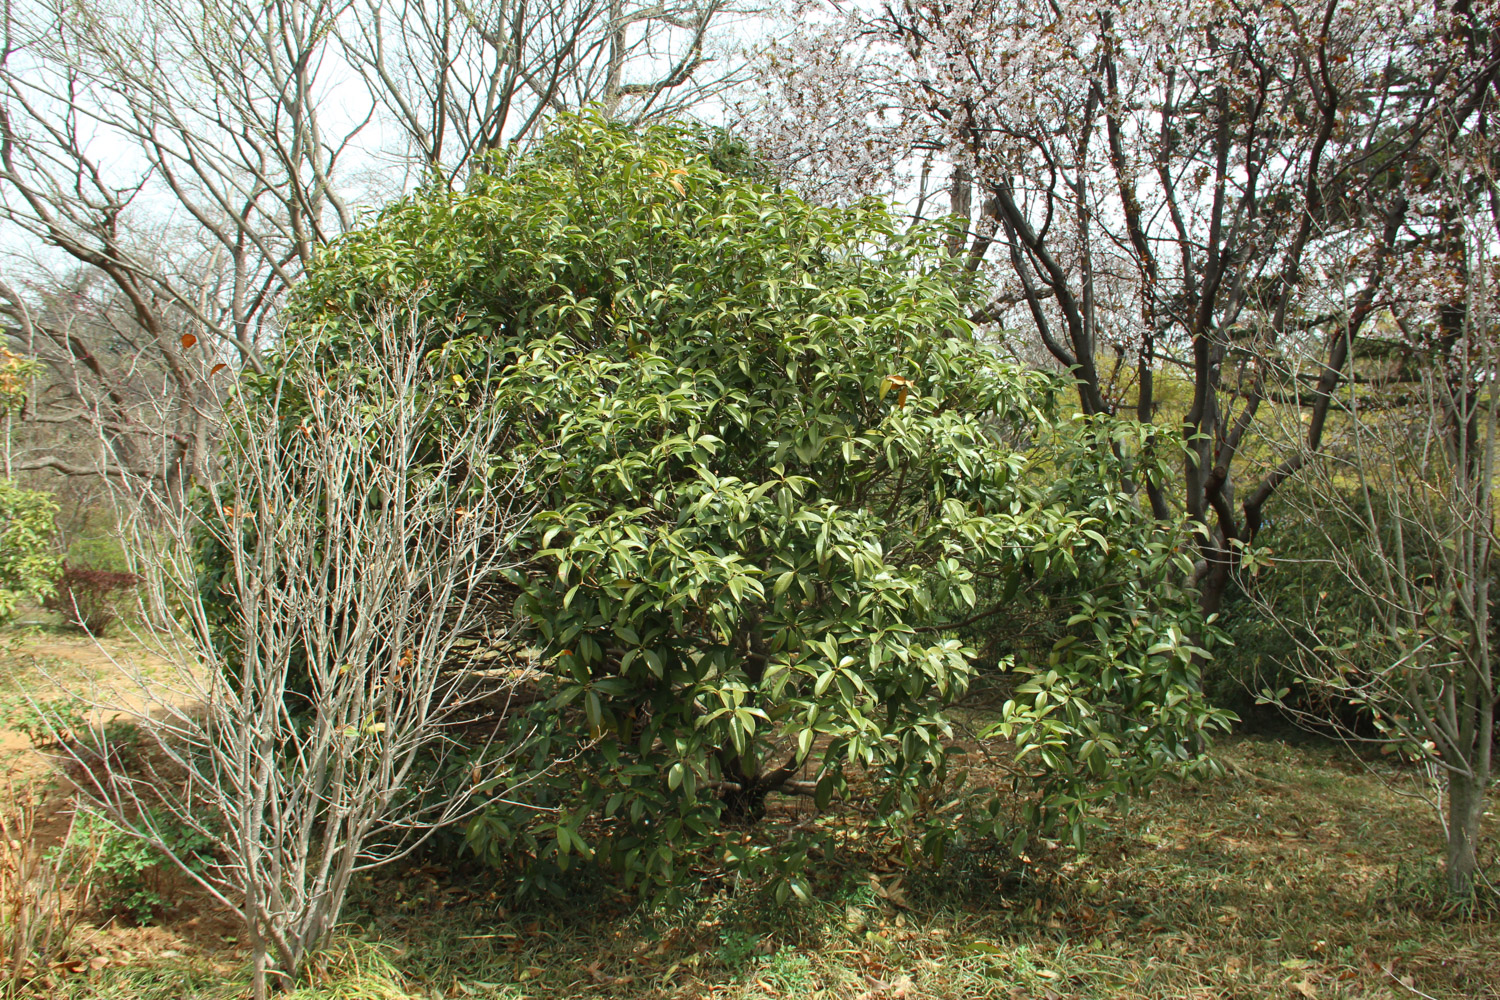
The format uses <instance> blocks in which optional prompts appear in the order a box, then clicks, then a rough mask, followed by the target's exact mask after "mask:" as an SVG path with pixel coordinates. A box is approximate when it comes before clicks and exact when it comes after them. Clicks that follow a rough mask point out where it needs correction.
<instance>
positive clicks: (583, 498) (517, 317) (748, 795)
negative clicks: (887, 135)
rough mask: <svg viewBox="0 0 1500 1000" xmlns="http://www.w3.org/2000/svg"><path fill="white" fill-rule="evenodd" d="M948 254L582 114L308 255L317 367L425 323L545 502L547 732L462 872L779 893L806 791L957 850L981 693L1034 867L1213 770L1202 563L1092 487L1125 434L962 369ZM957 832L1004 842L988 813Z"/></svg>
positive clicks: (674, 139)
mask: <svg viewBox="0 0 1500 1000" xmlns="http://www.w3.org/2000/svg"><path fill="white" fill-rule="evenodd" d="M943 235H944V234H942V233H939V232H936V231H932V230H928V229H918V230H915V231H912V232H902V231H900V229H899V227H898V226H897V225H896V223H895V222H894V220H892V219H891V217H890V216H889V215H887V214H886V212H885V211H884V210H883V209H881V208H878V207H873V206H869V205H860V206H855V207H852V208H848V209H829V208H821V207H816V206H812V205H809V204H807V203H805V202H803V201H802V200H801V199H799V198H797V197H796V196H794V195H791V194H785V193H778V192H773V191H771V190H769V189H767V188H766V187H764V186H761V185H758V184H756V183H754V182H753V181H750V180H746V179H744V178H743V177H736V176H728V175H725V174H724V173H721V172H720V171H719V170H717V169H715V167H714V166H713V162H712V160H711V158H710V155H709V150H708V149H706V148H705V147H704V145H703V144H702V143H701V142H699V141H696V140H694V139H693V138H692V137H691V136H690V135H687V134H685V133H682V132H678V131H674V130H670V129H653V130H650V131H648V132H646V133H644V134H640V135H634V136H632V135H629V134H627V133H625V132H623V131H621V130H618V129H615V128H613V127H611V126H609V125H606V124H604V123H601V122H599V121H596V120H593V119H587V118H585V119H579V120H570V121H565V122H563V123H561V124H560V125H559V126H558V127H557V128H555V130H554V132H553V134H552V135H551V137H550V138H549V140H548V141H547V142H546V143H545V144H544V145H543V146H542V147H541V148H540V149H539V150H538V151H537V152H535V153H533V154H530V155H528V156H526V157H524V158H520V159H517V160H515V161H512V162H507V163H499V164H497V165H496V170H495V172H494V173H493V174H492V175H489V176H482V177H478V178H476V179H475V180H474V181H473V183H472V184H471V185H470V188H469V190H468V191H466V192H464V193H462V194H460V195H451V194H448V193H435V194H425V195H419V196H417V197H414V198H411V199H409V200H408V201H406V202H404V203H402V204H400V205H398V206H396V207H394V208H392V209H391V210H389V211H387V212H386V213H385V214H384V215H383V216H382V217H380V219H379V220H378V221H377V222H376V223H375V224H374V225H372V226H371V227H370V228H369V229H368V230H366V231H364V232H361V233H357V234H354V235H352V236H350V237H348V238H346V239H344V240H341V241H340V242H338V243H336V244H335V245H334V246H333V247H331V248H330V249H329V250H328V251H327V252H326V253H325V254H324V255H323V257H322V258H321V260H320V262H319V264H318V266H317V267H316V268H315V269H314V271H313V272H312V273H311V274H310V275H309V277H308V279H307V281H306V282H305V283H304V284H303V285H302V286H301V289H300V293H299V298H298V319H297V326H296V328H295V329H296V332H297V334H298V335H299V336H300V337H302V338H319V339H320V341H321V342H322V343H325V344H326V345H327V350H328V352H330V353H331V354H332V355H334V356H336V355H337V352H338V349H339V344H340V343H341V341H342V339H343V338H345V337H347V336H348V335H349V333H350V331H352V330H354V329H356V328H357V327H358V326H359V325H360V324H363V323H367V322H369V320H370V317H372V316H373V315H375V314H376V313H378V312H379V311H380V309H381V308H382V307H383V304H386V303H390V302H393V301H409V300H411V299H413V298H418V299H420V302H421V309H422V310H423V313H424V316H425V317H426V322H427V324H428V327H430V328H432V329H435V330H437V331H439V332H438V333H435V334H428V335H430V336H432V338H433V339H432V343H431V344H430V348H431V350H432V352H433V353H432V355H431V359H432V363H433V364H434V365H436V366H438V368H439V371H440V376H441V378H440V379H439V380H438V381H440V382H441V383H442V391H444V392H452V391H453V388H454V387H457V388H458V390H459V391H460V393H461V395H462V396H463V398H464V400H465V403H464V405H470V406H475V407H480V406H494V407H502V408H505V410H506V411H508V412H509V413H510V414H511V419H512V423H511V431H510V434H509V436H508V439H507V440H506V441H505V442H504V448H505V449H506V453H505V455H504V456H503V457H504V459H505V461H506V462H508V463H510V464H511V465H512V466H514V467H516V468H526V469H528V470H529V472H528V475H529V476H530V477H531V479H532V482H533V484H534V490H535V494H534V497H535V502H536V503H537V505H538V513H537V514H536V516H535V517H534V519H533V528H532V530H531V531H530V532H529V534H528V535H527V536H526V538H525V539H524V540H523V543H522V544H523V546H524V547H525V548H526V551H527V557H528V561H527V563H526V568H525V569H524V570H523V571H520V572H516V573H514V574H512V576H511V579H510V584H511V585H512V586H514V587H515V588H516V592H517V608H518V611H519V612H520V614H522V615H523V616H524V618H525V620H526V621H527V622H528V624H529V626H530V628H531V630H532V632H533V638H534V644H535V650H536V652H537V653H538V656H537V659H536V660H535V662H536V664H537V666H538V667H539V674H540V677H541V678H542V679H541V680H540V681H539V682H538V683H539V686H540V689H541V690H540V691H539V695H540V699H539V700H538V701H537V702H536V704H535V705H534V706H532V708H531V709H530V710H529V711H528V712H526V713H525V717H524V718H521V719H518V720H516V721H517V732H518V733H521V734H524V754H523V755H522V756H521V757H520V758H519V760H518V762H517V763H516V764H515V766H514V767H513V768H511V769H509V770H507V771H506V772H504V773H499V774H486V775H482V776H480V777H482V780H484V781H485V782H486V783H488V784H489V785H490V786H491V787H492V788H493V790H494V793H495V798H494V800H493V805H492V808H490V809H488V810H487V811H486V812H485V813H484V814H482V815H481V816H479V817H478V818H477V819H476V820H475V821H474V822H473V824H472V825H471V827H470V830H469V835H468V842H469V845H470V846H471V847H472V848H473V849H474V850H475V851H476V852H478V853H479V854H481V855H482V856H484V857H486V858H489V859H491V860H494V861H496V862H504V861H508V860H512V859H516V858H521V859H523V860H529V861H530V862H532V864H530V865H528V870H529V873H530V877H531V879H532V882H531V883H529V884H536V883H538V882H540V883H542V884H545V883H546V882H547V880H548V878H549V876H548V875H547V873H548V872H549V871H555V870H557V869H566V868H567V867H568V866H569V864H570V862H571V861H573V860H574V859H576V858H578V857H593V858H596V859H598V860H600V861H604V862H607V863H609V864H611V865H613V866H614V867H616V868H617V869H619V870H621V871H623V872H624V874H625V875H626V877H627V880H630V881H640V882H644V883H646V884H648V885H670V884H672V882H673V881H674V879H675V878H676V877H677V873H678V872H679V871H680V869H681V866H682V864H683V863H684V860H691V861H692V862H694V863H697V862H699V861H703V860H705V859H709V858H714V859H716V861H717V862H719V863H723V864H726V865H728V866H730V867H734V868H738V869H739V870H747V869H748V870H754V869H756V868H759V867H762V866H770V867H772V868H774V869H775V870H777V871H782V872H789V873H791V872H795V871H796V870H797V869H798V868H799V867H800V865H801V864H802V863H803V862H804V861H805V859H806V857H807V856H808V854H809V852H810V851H812V850H814V848H815V846H816V845H817V842H818V840H819V838H820V837H821V836H823V830H822V828H821V827H820V826H819V825H818V824H816V823H802V824H798V825H796V826H793V827H790V828H783V829H778V830H776V831H775V833H774V834H772V833H766V834H764V835H762V834H761V833H758V832H757V831H756V829H754V828H752V826H751V824H752V823H753V822H754V821H756V820H759V819H762V818H764V817H766V815H767V814H768V811H770V804H769V803H768V796H771V795H774V794H787V793H795V794H800V795H805V796H808V797H811V798H813V799H814V800H815V802H816V803H817V804H818V805H819V806H826V805H827V804H828V803H829V802H830V800H833V799H835V798H844V799H847V800H858V801H862V802H865V803H868V805H869V806H870V808H871V809H872V810H873V812H874V814H875V815H876V816H877V817H879V822H881V823H883V824H887V825H890V826H895V827H899V828H901V829H902V831H903V832H905V833H908V834H911V835H913V837H914V841H913V842H915V839H916V838H920V840H921V841H922V842H924V843H925V845H926V846H927V847H929V848H937V847H940V846H941V845H942V844H944V843H945V842H946V841H947V839H948V838H949V836H951V834H952V832H953V829H954V822H955V819H954V816H953V814H952V813H947V812H943V811H942V810H941V808H940V807H941V806H942V805H944V803H945V798H946V796H947V795H948V793H950V792H952V791H953V790H954V789H956V788H957V787H958V786H959V785H960V783H961V781H960V779H959V778H958V776H957V775H956V774H955V773H954V768H953V767H952V763H951V755H950V750H951V749H952V742H953V729H952V725H951V720H950V716H949V712H948V710H949V709H950V708H951V707H952V706H953V705H954V704H955V703H956V702H957V701H958V700H959V699H960V698H961V697H962V696H963V695H964V694H965V692H966V691H967V690H968V689H969V687H970V685H971V682H972V681H973V680H974V678H975V676H976V674H981V673H982V674H983V675H985V676H986V677H987V678H989V679H991V680H995V681H998V682H999V683H1002V684H1004V685H1005V686H1006V687H1007V688H1008V689H1010V690H1011V693H1012V695H1013V696H1012V697H1011V699H1010V700H1009V701H1008V702H1007V703H1006V706H1005V711H1004V715H1003V719H1002V724H1001V731H1002V732H1003V733H1004V734H1006V735H1008V736H1009V737H1011V738H1012V739H1014V740H1015V742H1016V743H1017V745H1018V746H1019V747H1021V748H1022V749H1024V750H1026V751H1028V753H1027V754H1023V755H1022V757H1021V761H1022V769H1021V770H1020V771H1019V772H1018V773H1017V779H1018V781H1019V785H1018V791H1019V792H1020V793H1021V794H1022V796H1023V797H1027V801H1029V802H1030V803H1031V809H1030V813H1029V818H1030V819H1031V820H1032V822H1033V825H1034V826H1035V827H1037V828H1040V830H1041V831H1042V832H1043V833H1045V834H1047V835H1055V836H1061V835H1071V836H1077V835H1079V833H1080V832H1081V829H1082V823H1083V821H1084V819H1085V815H1086V807H1087V805H1088V804H1089V803H1091V802H1093V801H1096V800H1098V799H1100V798H1102V797H1108V796H1113V795H1116V794H1119V793H1121V792H1123V791H1126V790H1128V789H1130V788H1132V787H1135V786H1137V785H1139V784H1140V783H1142V782H1143V781H1145V780H1147V779H1149V778H1150V777H1151V776H1152V775H1154V774H1156V773H1159V772H1160V771H1162V770H1163V769H1168V768H1180V767H1182V766H1186V765H1191V764H1195V763H1201V757H1200V755H1199V750H1198V748H1199V747H1200V745H1201V740H1200V737H1201V734H1202V733H1203V731H1204V730H1205V729H1207V728H1211V727H1212V726H1214V725H1216V724H1219V723H1221V722H1222V718H1221V717H1220V716H1219V715H1217V714H1216V713H1214V712H1213V711H1211V710H1210V709H1209V708H1208V707H1207V706H1206V704H1205V703H1204V702H1203V700H1202V699H1201V697H1200V695H1199V692H1198V685H1197V670H1198V662H1199V659H1200V658H1201V655H1202V652H1201V650H1200V649H1199V648H1198V647H1197V646H1196V645H1195V641H1194V638H1193V637H1200V638H1201V636H1202V635H1203V634H1204V626H1203V623H1202V622H1201V620H1200V619H1199V618H1198V617H1197V613H1196V611H1195V610H1194V603H1193V601H1192V599H1191V595H1189V594H1187V593H1185V592H1184V591H1183V590H1182V587H1181V581H1182V580H1183V579H1184V578H1185V576H1186V574H1187V571H1188V570H1189V569H1190V566H1189V565H1187V564H1186V562H1185V559H1186V557H1185V556H1184V555H1183V554H1182V553H1181V552H1180V551H1179V549H1178V547H1177V545H1176V539H1174V538H1173V537H1171V535H1170V534H1169V533H1168V532H1165V531H1163V530H1162V529H1161V528H1160V527H1158V526H1156V525H1154V524H1151V523H1150V522H1149V521H1147V520H1146V519H1142V518H1141V517H1140V516H1139V513H1138V512H1137V511H1136V510H1135V508H1134V507H1133V506H1132V505H1131V504H1130V502H1129V501H1128V500H1126V499H1124V498H1122V497H1121V496H1119V495H1117V494H1116V492H1115V489H1114V487H1112V486H1110V485H1109V484H1111V483H1116V482H1118V472H1119V470H1115V469H1109V468H1106V467H1105V466H1106V465H1107V464H1108V462H1109V460H1110V459H1109V456H1110V454H1111V452H1110V450H1109V449H1108V448H1105V449H1100V448H1098V447H1095V446H1094V444H1096V443H1097V441H1098V440H1099V438H1100V436H1101V435H1102V436H1104V437H1105V438H1107V437H1108V436H1109V435H1111V434H1114V433H1116V432H1117V431H1116V429H1115V428H1114V427H1113V426H1112V425H1111V424H1109V423H1106V422H1103V421H1075V420H1070V419H1068V418H1066V417H1065V416H1063V415H1061V414H1060V413H1059V411H1058V409H1057V406H1056V397H1057V394H1058V392H1059V384H1058V383H1056V382H1055V381H1054V380H1052V379H1051V378H1050V377H1048V376H1045V375H1042V374H1039V373H1037V372H1034V371H1025V370H1023V369H1021V368H1019V367H1016V366H1014V365H1010V364H1007V363H1005V362H1003V361H1002V360H1001V359H1000V358H999V357H998V356H997V355H996V353H995V352H994V351H992V350H991V349H990V348H989V347H987V346H986V345H985V344H983V343H982V342H981V341H980V340H979V339H977V338H976V336H975V333H974V330H973V328H972V327H971V325H970V323H969V321H968V319H967V318H966V316H965V312H964V310H963V308H962V307H961V305H960V303H959V301H958V300H957V298H956V297H955V294H954V292H953V287H954V285H955V284H956V283H957V281H956V279H957V277H958V275H957V273H956V272H955V271H954V270H953V265H952V264H951V263H950V259H949V257H948V256H947V255H945V254H944V253H942V252H941V251H940V249H939V247H940V243H941V237H942V236H943ZM441 446H442V443H441V441H436V440H435V441H434V443H433V447H434V448H441ZM1101 456H1103V457H1101ZM1022 610H1025V611H1026V612H1027V613H1026V614H1019V613H1018V612H1020V611H1022ZM1007 621H1009V622H1022V621H1030V622H1033V623H1040V624H1037V625H1035V627H1034V628H1031V627H1030V626H1026V627H1023V626H1020V625H1016V626H1015V629H1016V631H1014V632H1011V633H1008V632H1006V630H1005V629H1004V628H1001V627H1000V626H998V625H997V623H1004V622H1007ZM1028 628H1029V629H1030V630H1029V631H1028ZM997 629H998V634H997ZM981 645H982V647H983V650H984V653H983V655H981V654H980V652H978V647H979V646H981ZM1026 767H1031V768H1034V771H1026V770H1025V768H1026ZM1032 791H1036V792H1038V793H1039V794H1037V795H1035V796H1032V795H1031V792H1032ZM1006 794H1007V796H1009V795H1010V794H1011V792H1010V791H1009V790H1007V793H1006ZM966 815H968V816H969V818H970V820H971V821H973V820H975V819H976V817H978V818H980V819H979V820H978V821H979V822H980V823H981V825H982V826H983V827H984V828H985V830H986V832H1004V833H1006V834H1007V835H1008V834H1009V833H1011V830H1010V829H1009V828H1008V827H1006V826H1005V825H1004V823H1005V821H1004V819H1003V817H1004V816H1006V815H1008V813H1007V811H1006V810H1005V809H1003V808H1002V807H1001V806H1000V805H997V804H991V805H989V806H988V807H984V808H969V809H968V810H967V812H966ZM764 828H765V825H762V827H761V829H764ZM784 885H786V886H787V887H788V888H792V889H797V888H798V887H799V883H798V882H797V881H796V879H795V877H794V878H793V879H791V880H789V881H788V882H786V883H784Z"/></svg>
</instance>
